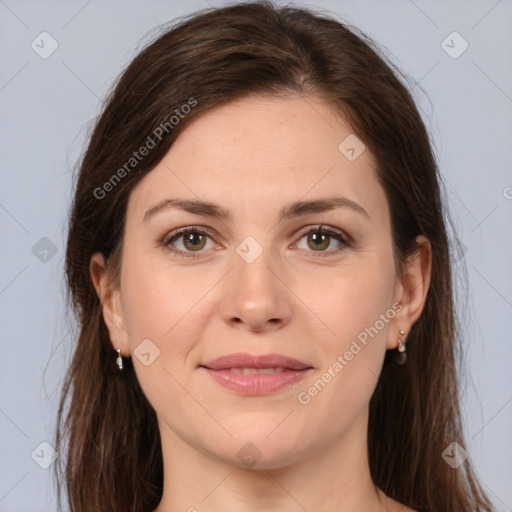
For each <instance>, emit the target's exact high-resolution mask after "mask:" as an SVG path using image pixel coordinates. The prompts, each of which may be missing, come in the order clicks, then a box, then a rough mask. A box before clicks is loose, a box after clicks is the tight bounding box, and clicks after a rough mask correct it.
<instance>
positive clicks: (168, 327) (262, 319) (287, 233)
mask: <svg viewBox="0 0 512 512" xmlns="http://www.w3.org/2000/svg"><path fill="white" fill-rule="evenodd" d="M347 137H350V138H349V139H347V140H345V139H346V138H347ZM354 137H355V136H354V135H353V130H352V129H351V127H350V126H349V125H348V124H347V123H346V122H345V121H344V120H343V119H342V118H341V117H340V116H339V115H338V114H336V113H335V112H334V109H333V107H332V106H330V105H329V104H327V103H324V102H323V101H322V100H320V99H317V98H313V97H308V98H307V99H305V98H301V97H298V96H289V97H286V98H279V99H278V98H266V97H250V98H245V99H243V100H238V101H236V102H233V103H230V104H229V105H225V106H221V107H218V108H216V109H214V110H211V111H210V112H208V113H206V114H203V115H202V116H200V117H198V118H197V119H196V120H194V121H193V122H192V123H191V124H190V125H189V126H188V127H187V128H186V129H185V130H184V131H183V132H182V133H181V134H180V135H179V137H178V138H177V140H176V141H175V143H174V144H173V146H172V148H171V149H170V150H169V152H168V153H167V155H166V156H165V158H164V159H163V160H162V161H161V162H160V163H159V164H158V165H157V166H156V167H155V168H154V169H153V170H152V171H151V172H150V173H148V174H147V176H145V177H144V179H143V180H142V181H141V182H140V183H139V184H138V185H137V187H136V188H135V189H133V191H132V193H131V195H130V198H129V203H128V208H127V216H126V230H125V239H124V249H123V256H122V267H121V285H120V290H119V293H118V296H117V297H118V308H117V309H116V312H115V314H118V317H117V319H118V324H120V325H122V326H124V328H123V329H122V330H118V331H117V330H115V328H113V327H112V328H110V332H111V338H113V339H112V341H113V344H114V346H115V348H118V347H121V348H122V353H123V355H125V356H131V357H132V359H133V363H134V367H135V371H136V374H137V378H138V380H139V382H140V385H141V387H142V389H143V391H144V393H145V395H146V396H147V398H148V400H149V401H150V403H151V405H152V406H153V408H154V409H155V411H156V414H157V416H158V421H159V425H160V429H161V434H162V436H174V437H175V438H176V439H179V440H181V441H182V442H184V443H186V444H188V445H190V446H193V447H195V448H197V449H198V450H200V451H201V452H203V453H208V454H212V455H214V456H215V457H217V458H220V459H222V460H225V461H228V462H229V463H231V464H237V465H241V464H243V461H242V460H241V458H240V453H239V451H240V449H241V448H242V447H244V446H245V445H246V443H252V445H254V447H256V449H257V450H258V452H259V453H261V454H262V455H263V457H262V459H261V461H260V467H268V468H271V467H278V466H280V465H284V464H289V463H292V462H294V461H298V460H301V459H304V458H306V457H308V456H309V455H311V454H312V453H315V452H318V450H322V449H326V448H328V447H329V445H330V444H332V443H333V442H336V440H337V439H340V438H342V437H343V436H344V435H346V433H347V432H349V431H350V429H352V428H354V426H355V425H362V424H363V423H362V419H363V418H365V414H366V413H367V409H368V403H369V400H370V397H371V395H372V392H373V390H374V388H375V386H376V383H377V379H378V375H379V374H380V371H381V367H382V363H383V358H384V355H385V351H386V349H387V348H394V347H395V346H396V339H397V337H396V333H397V329H399V328H401V327H400V326H398V327H397V325H396V322H397V318H396V316H397V314H398V311H399V308H400V306H397V303H396V299H397V292H398V291H399V280H398V277H397V275H396V273H395V264H394V259H393V252H392V240H391V228H390V215H389V209H388V204H387V200H386V197H385V194H384V191H383V189H382V187H381V186H380V184H379V183H378V181H377V177H376V162H375V159H374V157H373V156H372V154H371V153H370V152H369V150H368V149H364V148H363V146H361V145H360V144H361V143H360V141H358V139H355V138H354ZM344 141H345V142H344ZM351 148H352V149H351ZM169 199H174V200H181V201H187V202H188V203H182V204H181V206H180V205H178V204H176V203H170V202H168V203H166V204H165V205H164V203H163V202H164V201H166V200H169ZM334 199H336V201H333V200H334ZM199 201H202V202H204V203H211V204H214V205H216V208H215V207H212V206H211V205H210V206H204V205H203V206H201V205H200V204H195V205H194V204H193V203H195V202H199ZM322 201H330V203H329V204H328V205H326V204H323V203H322ZM302 203H303V204H302ZM156 205H159V208H155V206H156ZM315 205H316V207H315ZM292 206H293V207H292ZM221 213H223V214H222V215H221ZM320 226H323V228H322V229H323V230H320ZM178 230H185V231H179V232H178ZM231 354H238V355H239V354H246V355H249V356H262V355H267V354H274V355H275V354H278V355H281V356H283V357H287V358H293V359H294V360H297V361H299V362H301V363H302V366H301V367H302V368H304V369H302V370H297V369H295V370H292V369H291V366H292V364H291V363H290V362H289V361H285V360H281V359H274V360H272V361H270V362H269V361H268V360H263V361H262V363H261V364H262V365H263V366H265V365H266V366H267V367H269V366H272V365H273V366H280V367H283V368H284V370H283V371H282V372H281V371H277V372H276V371H275V369H274V370H271V371H272V372H273V373H265V374H257V375H255V374H254V372H253V371H252V370H244V371H242V370H234V369H231V370H229V369H227V370H220V369H217V370H215V369H207V368H205V367H204V365H206V366H209V367H210V368H211V367H212V366H214V365H213V364H212V363H211V361H213V360H215V359H217V358H220V357H223V356H228V355H231ZM238 363H239V364H240V365H241V366H245V367H248V368H249V367H251V362H250V361H249V362H248V361H245V362H244V361H243V360H242V361H241V362H240V360H238ZM234 364H235V363H233V361H231V362H228V363H226V364H225V365H224V367H226V366H228V367H230V365H234ZM287 365H289V366H287ZM220 366H222V365H220ZM254 366H256V363H255V364H253V365H252V367H254ZM267 371H270V370H267ZM241 372H242V373H241ZM340 412H341V413H340ZM254 447H251V448H247V447H245V448H244V449H245V450H249V451H250V450H255V448H254ZM242 453H243V452H242Z"/></svg>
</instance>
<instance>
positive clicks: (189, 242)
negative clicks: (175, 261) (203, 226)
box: [181, 232, 206, 251]
mask: <svg viewBox="0 0 512 512" xmlns="http://www.w3.org/2000/svg"><path fill="white" fill-rule="evenodd" d="M181 236H182V237H183V245H184V246H185V248H186V249H188V250H190V251H196V250H200V249H203V248H204V246H205V243H206V237H205V235H203V234H200V233H197V232H192V233H187V234H186V235H181Z"/></svg>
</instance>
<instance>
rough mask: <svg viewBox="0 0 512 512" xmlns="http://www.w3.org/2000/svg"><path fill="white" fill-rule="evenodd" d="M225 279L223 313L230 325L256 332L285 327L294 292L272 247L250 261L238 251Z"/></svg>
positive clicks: (290, 311) (290, 310) (289, 317)
mask: <svg viewBox="0 0 512 512" xmlns="http://www.w3.org/2000/svg"><path fill="white" fill-rule="evenodd" d="M233 264H234V268H233V270H232V271H231V272H229V273H228V274H227V276H226V277H225V279H224V283H223V300H222V304H221V315H222V318H223V320H224V321H225V322H226V323H227V324H228V325H229V326H230V327H235V328H238V329H246V330H249V331H253V332H265V331H272V330H278V329H282V328H283V327H285V326H286V325H288V323H289V322H290V319H291V316H292V302H291V293H290V291H289V289H288V288H287V285H286V279H285V278H284V275H283V272H282V270H281V271H279V269H281V266H280V265H279V264H278V263H277V262H276V261H271V251H270V250H264V251H263V253H262V254H261V255H260V256H259V257H258V258H256V260H254V261H253V262H252V263H248V262H247V261H245V260H244V259H243V258H242V257H240V256H239V255H238V254H237V253H235V254H234V255H233Z"/></svg>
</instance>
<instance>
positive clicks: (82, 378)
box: [55, 2, 491, 512]
mask: <svg viewBox="0 0 512 512" xmlns="http://www.w3.org/2000/svg"><path fill="white" fill-rule="evenodd" d="M400 77H402V78H404V77H403V75H402V74H401V72H400V71H399V70H398V69H397V68H396V67H395V66H394V65H393V64H392V63H391V62H390V61H388V59H387V58H386V57H385V56H384V55H382V54H381V52H380V51H379V50H378V49H377V48H376V47H375V46H374V43H373V42H372V41H371V40H370V39H369V38H368V37H367V36H365V35H364V34H363V33H361V32H360V31H358V30H357V29H355V28H353V27H349V26H347V25H346V24H344V23H341V22H339V21H337V20H336V19H334V18H333V17H329V16H327V15H323V14H318V13H314V12H312V11H310V10H308V9H303V8H291V7H281V8H279V7H276V6H274V5H273V4H272V3H270V2H257V3H241V4H235V5H231V6H228V7H223V8H213V9H205V10H203V11H200V12H199V13H195V14H193V15H191V16H188V17H185V18H182V19H180V20H178V22H176V23H175V24H174V25H172V26H171V28H170V29H169V30H166V31H164V32H163V33H161V34H159V35H158V37H157V38H156V40H154V41H153V42H152V43H151V44H148V45H147V46H146V47H145V48H144V49H143V50H142V51H141V52H140V53H139V54H138V55H137V56H136V57H135V58H134V59H133V61H132V62H131V63H130V64H129V66H128V67H127V68H126V70H125V71H124V72H123V73H122V75H121V76H120V78H119V80H118V82H117V84H116V85H115V87H113V90H112V91H111V93H110V94H109V96H108V99H107V101H106V103H105V105H104V108H103V110H102V113H101V115H100V116H99V118H98V119H97V122H96V124H95V127H94V130H93V133H92V135H91V137H90V141H89V144H88V147H87V149H86V151H85V154H84V155H83V158H82V159H81V166H80V171H79V174H78V179H77V182H76V189H75V196H74V201H73V205H72V211H71V213H70V222H69V232H68V241H67V250H66V279H67V285H68V294H69V295H68V299H69V302H70V306H71V308H72V310H73V312H74V314H75V315H76V317H77V319H78V322H79V328H80V332H79V336H78V343H77V345H76V348H75V351H74V356H73V358H72V361H71V363H70V366H69V369H68V371H67V374H66V378H65V381H64V385H63V389H62V396H61V401H60V406H59V411H58V422H57V431H56V440H55V443H56V447H57V450H58V452H59V453H61V454H65V458H64V460H63V461H62V462H58V463H56V464H55V477H56V479H57V482H58V502H59V507H60V506H61V503H62V499H61V489H60V485H61V483H63V482H64V479H65V484H66V487H67V494H68V501H69V506H70V510H71V511H72V512H86V511H87V512H90V511H91V510H97V511H100V510H101V512H114V511H121V510H122V511H123V512H128V511H133V512H135V511H136V512H141V511H152V510H153V509H154V508H155V507H156V506H157V504H158V503H159V501H160V498H161V496H162V486H163V461H162V453H161V444H160V438H159V431H158V426H157V422H156V415H155V412H154V410H153V409H152V407H151V406H150V404H149V402H148V401H147V399H146V397H145V395H144V393H143V392H142V390H141V388H140V386H139V383H138V381H137V378H136V375H135V373H134V369H133V366H132V363H131V359H130V358H126V359H125V369H124V371H123V372H118V370H117V368H116V365H115V356H116V355H117V353H116V352H115V351H114V349H113V347H112V345H111V343H110V341H109V334H108V330H107V328H106V326H105V323H104V321H103V317H102V308H101V304H100V301H99V299H98V296H97V294H96V292H95V289H94V287H93V284H92V280H91V277H90V274H89V262H90V258H91V256H92V254H93V253H95V252H97V251H99V252H102V253H103V254H104V256H105V258H106V260H107V263H108V265H109V269H110V271H111V272H112V275H113V276H115V277H116V280H117V281H118V278H119V268H120V265H121V256H122V243H123V231H124V222H125V214H126V206H127V200H128V197H129V194H130V191H131V190H132V189H133V188H134V186H135V185H136V184H137V183H138V182H139V181H140V180H141V179H142V178H143V177H144V176H145V175H146V174H147V173H148V172H150V171H151V170H152V169H153V168H154V167H155V165H156V164H157V163H158V162H159V161H160V160H161V159H162V158H163V156H164V155H165V154H166V152H167V151H168V150H169V148H170V147H171V145H172V143H173V141H174V140H175V138H176V136H177V135H178V134H179V133H180V132H181V131H182V130H183V129H185V128H186V126H187V125H188V123H189V122H190V121H191V120H192V119H194V118H196V117H197V116H198V115H200V114H201V113H203V112H205V111H207V110H208V109H210V108H212V107H214V106H218V105H220V104H223V103H225V102H229V101H231V100H234V99H237V98H241V97H243V96H247V95H249V94H272V95H280V94H289V93H296V94H301V95H306V94H308V95H314V96H317V97H320V98H323V99H324V100H326V101H328V102H329V103H330V104H331V105H333V108H336V109H338V110H339V111H340V112H341V113H342V114H343V115H344V117H345V118H346V119H348V120H349V122H350V123H351V126H352V128H353V130H354V132H355V133H356V134H357V136H358V137H359V138H360V139H361V140H363V141H364V143H365V144H366V145H367V147H368V148H369V149H370V151H371V152H372V153H373V155H374V156H375V158H376V161H377V164H378V179H379V181H380V183H381V184H382V186H383V188H384V190H385V193H386V197H387V200H388V203H389V207H390V212H391V224H392V238H393V245H394V254H395V261H396V262H397V270H398V271H399V272H400V271H402V270H403V266H404V263H405V261H406V257H407V256H408V255H410V254H411V253H412V252H413V251H414V250H415V249H416V248H417V247H416V242H415V238H416V236H417V235H424V236H426V237H427V238H428V240H429V241H430V243H431V246H432V253H433V258H432V270H431V272H432V273H431V284H430V289H429V292H428V295H427V298H426V303H425V307H424V310H423V312H422V314H421V316H420V318H419V319H418V321H417V322H416V323H415V324H414V326H413V328H412V331H411V332H410V333H409V334H408V337H407V341H408V343H407V347H408V360H407V363H406V364H404V365H397V364H396V363H394V361H393V358H392V355H393V353H392V352H391V351H388V352H387V355H386V358H385V361H384V366H383V370H382V374H381V376H380V379H379V381H378V384H377V387H376V390H375V393H374V395H373V396H372V399H371V402H370V420H369V431H368V450H369V463H370V471H371V475H372V478H373V480H374V483H375V485H376V486H378V487H379V488H380V489H381V490H383V491H384V492H385V493H386V494H387V495H389V496H391V497H392V498H394V499H395V500H397V501H398V502H400V503H403V504H405V505H407V506H409V507H411V508H413V509H415V510H417V511H419V512H427V511H428V512H438V511H450V512H469V511H470V510H471V511H473V512H480V511H490V510H491V505H490V502H489V500H488V498H487V496H486V495H485V493H484V491H483V489H482V487H481V485H480V484H479V483H478V480H477V478H476V477H475V475H474V473H473V471H472V469H471V466H470V464H469V460H466V462H465V463H464V464H463V465H461V466H460V467H459V468H458V469H452V468H451V467H450V466H449V465H448V464H447V463H446V462H445V461H444V460H443V458H442V456H441V455H442V452H443V451H444V450H445V449H446V447H447V446H448V445H449V444H450V443H452V442H453V441H457V442H458V443H459V444H460V445H462V446H464V445H465V443H464V438H463V433H462V425H461V416H460V410H459V388H458V384H457V366H456V364H457V361H458V359H457V358H458V356H459V351H460V344H461V342H460V336H459V334H458V333H459V329H458V327H457V322H456V318H455V313H454V301H453V287H454V285H453V276H452V269H451V260H450V253H449V242H448V236H447V230H446V223H447V222H448V221H449V216H448V215H447V212H446V211H445V207H444V205H443V202H442V200H441V190H440V183H442V180H441V176H440V175H439V172H438V169H437V164H436V162H435V158H434V155H433V151H432V147H431V142H430V140H429V135H428V133H427V130H426V128H425V125H424V123H423V121H422V118H421V115H420V113H419V112H418V109H417V108H416V106H415V103H414V101H413V99H412V96H411V94H410V92H409V91H408V89H407V87H406V86H405V85H404V83H403V81H402V80H401V79H400ZM193 102H195V106H194V107H193V108H190V109H188V110H187V109H184V108H183V105H185V104H189V105H191V104H192V103H193ZM176 111H178V112H176ZM185 111H186V112H187V113H186V114H184V112H185ZM180 112H181V114H183V115H181V114H180ZM173 115H175V116H178V117H179V122H177V123H170V122H169V120H170V119H171V117H172V116H173ZM176 119H177V118H176ZM166 123H167V124H166ZM162 127H165V128H166V129H163V128H162ZM156 133H158V134H160V135H161V137H160V138H159V139H158V141H156V139H157V138H158V137H156V136H155V134H156ZM148 137H151V138H152V139H155V142H156V144H155V147H154V148H152V149H151V150H150V151H149V152H147V154H146V156H144V158H141V159H140V160H137V161H136V162H134V161H131V160H130V158H131V157H132V155H133V152H134V151H137V150H138V149H139V148H141V147H142V146H143V145H146V144H148ZM127 162H130V164H129V165H127ZM132 164H133V165H132ZM121 169H124V171H125V172H122V171H121ZM116 176H117V177H116ZM66 405H67V406H68V407H67V408H66ZM63 464H65V465H64V467H62V465H63Z"/></svg>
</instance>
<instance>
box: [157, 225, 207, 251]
mask: <svg viewBox="0 0 512 512" xmlns="http://www.w3.org/2000/svg"><path fill="white" fill-rule="evenodd" d="M212 236H213V232H212V231H210V230H209V229H206V228H199V227H186V228H179V229H176V230H174V231H173V232H171V233H169V235H166V236H165V237H164V238H163V240H162V241H161V244H162V245H163V246H164V247H165V248H167V249H169V250H170V251H171V252H173V253H174V254H175V255H176V256H181V257H183V258H197V257H198V254H194V253H199V252H202V250H203V249H205V248H206V249H208V247H206V242H207V239H208V238H210V239H211V237H212ZM181 239H182V240H181ZM175 242H179V244H181V247H178V248H176V247H175ZM210 248H211V247H210Z"/></svg>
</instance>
